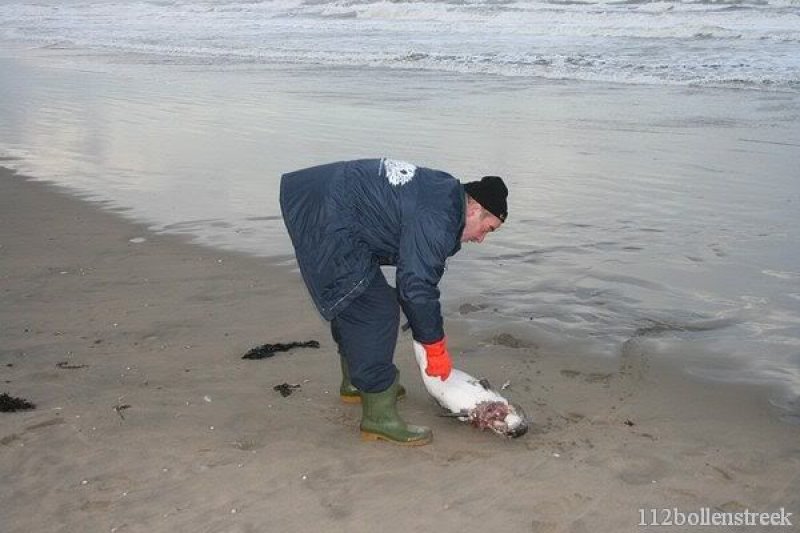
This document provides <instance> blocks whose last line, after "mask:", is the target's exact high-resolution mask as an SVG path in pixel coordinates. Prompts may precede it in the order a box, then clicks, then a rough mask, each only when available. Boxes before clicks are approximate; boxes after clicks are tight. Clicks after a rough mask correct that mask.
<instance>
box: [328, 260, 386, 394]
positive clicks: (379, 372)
mask: <svg viewBox="0 0 800 533" xmlns="http://www.w3.org/2000/svg"><path fill="white" fill-rule="evenodd" d="M399 324H400V304H399V303H398V301H397V291H396V290H395V289H394V288H393V287H391V286H390V285H389V284H388V283H387V282H386V278H385V277H383V273H382V272H378V273H377V275H376V276H375V278H374V279H373V281H372V283H371V284H370V286H369V287H368V288H367V290H365V291H364V293H363V294H362V295H361V296H359V297H358V298H356V299H355V300H353V301H352V302H351V303H350V304H349V305H348V306H347V307H345V308H344V309H343V310H342V311H341V312H340V313H339V314H338V315H336V317H335V318H334V319H333V320H331V334H332V335H333V340H334V341H336V344H337V345H338V346H339V354H340V355H341V356H343V357H344V358H345V361H347V368H348V370H349V371H350V381H351V382H352V383H353V385H355V386H356V387H357V388H358V389H359V390H360V391H362V392H382V391H385V390H386V389H388V388H389V385H391V384H392V383H393V382H394V379H395V376H396V375H397V367H396V366H394V363H393V362H392V360H393V359H394V348H395V345H396V344H397V330H398V326H399Z"/></svg>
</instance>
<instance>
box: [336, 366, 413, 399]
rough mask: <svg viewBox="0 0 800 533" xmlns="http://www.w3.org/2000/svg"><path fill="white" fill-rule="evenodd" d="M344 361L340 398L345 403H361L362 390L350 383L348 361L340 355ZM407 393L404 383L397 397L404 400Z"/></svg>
mask: <svg viewBox="0 0 800 533" xmlns="http://www.w3.org/2000/svg"><path fill="white" fill-rule="evenodd" d="M339 361H340V362H341V363H342V384H341V385H340V386H339V398H341V399H342V401H343V402H344V403H361V391H360V390H358V389H357V388H356V387H355V385H353V384H352V383H350V372H349V371H348V370H347V361H345V359H344V357H339ZM405 395H406V389H405V387H403V386H402V385H400V386H399V388H398V391H397V399H398V400H402V399H403V398H404V397H405Z"/></svg>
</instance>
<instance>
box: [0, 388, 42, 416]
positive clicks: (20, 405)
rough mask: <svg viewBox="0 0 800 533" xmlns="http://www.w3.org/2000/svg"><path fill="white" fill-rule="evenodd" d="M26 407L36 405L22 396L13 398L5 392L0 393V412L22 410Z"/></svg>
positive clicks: (32, 407)
mask: <svg viewBox="0 0 800 533" xmlns="http://www.w3.org/2000/svg"><path fill="white" fill-rule="evenodd" d="M26 409H36V405H34V404H33V403H31V402H29V401H28V400H26V399H24V398H15V397H14V396H9V395H8V394H6V393H5V392H4V393H3V394H0V412H3V413H13V412H16V411H24V410H26Z"/></svg>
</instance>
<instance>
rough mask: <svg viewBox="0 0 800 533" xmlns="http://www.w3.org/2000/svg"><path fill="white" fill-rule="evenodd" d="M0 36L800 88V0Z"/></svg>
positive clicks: (10, 21) (288, 10)
mask: <svg viewBox="0 0 800 533" xmlns="http://www.w3.org/2000/svg"><path fill="white" fill-rule="evenodd" d="M0 38H2V39H7V40H16V41H23V42H26V43H31V44H33V45H35V46H54V45H55V46H62V47H80V48H89V49H95V50H99V51H103V52H113V53H122V54H125V53H137V54H139V53H145V54H149V55H152V56H154V58H156V59H157V58H159V57H162V58H169V60H170V61H175V60H176V59H177V60H184V59H185V60H191V61H203V62H206V63H211V64H214V63H219V64H226V63H242V62H263V63H270V62H281V63H283V62H291V63H299V64H303V63H308V64H313V63H319V64H327V65H349V66H353V65H356V66H369V67H388V68H414V69H431V70H441V71H450V72H464V73H490V74H498V75H505V76H537V77H545V78H558V79H582V80H600V81H624V82H634V83H656V84H660V83H667V84H676V83H677V84H690V83H691V84H701V85H702V84H710V85H730V84H734V85H751V86H764V87H778V88H783V89H795V90H796V89H798V88H799V87H800V0H766V1H765V0H705V1H702V0H701V1H691V2H689V1H687V2H681V1H664V2H651V1H647V0H628V1H625V0H598V1H587V2H581V1H573V0H551V1H517V2H515V1H507V2H491V1H489V0H449V1H426V2H420V1H416V2H415V1H409V2H397V1H369V0H339V1H326V0H305V1H303V0H272V1H258V0H253V1H250V2H243V1H227V0H206V1H199V2H189V1H184V0H175V1H134V2H121V1H119V0H116V1H115V0H95V1H91V0H90V1H81V2H77V1H71V2H64V1H56V0H44V1H40V2H30V1H28V2H16V1H3V2H2V3H0Z"/></svg>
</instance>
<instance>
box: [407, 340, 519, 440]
mask: <svg viewBox="0 0 800 533" xmlns="http://www.w3.org/2000/svg"><path fill="white" fill-rule="evenodd" d="M413 343H414V356H415V358H416V360H417V365H418V366H419V370H420V375H421V376H422V382H423V384H424V385H425V388H426V389H427V391H428V393H429V394H430V395H431V396H433V398H434V399H435V400H436V401H437V402H438V403H439V405H441V406H442V407H444V408H445V409H447V410H448V411H450V413H452V414H454V415H458V418H459V420H462V421H469V422H472V423H473V425H475V426H477V427H480V428H482V429H491V430H492V431H494V432H495V433H499V434H502V435H506V436H509V437H519V436H521V435H524V434H525V432H527V430H528V425H527V420H526V418H525V414H524V413H522V411H521V409H520V408H519V407H518V406H515V405H513V404H510V403H509V401H508V400H506V399H505V398H503V396H501V395H500V394H499V393H498V392H497V391H495V390H493V389H492V388H491V387H490V386H489V384H488V383H487V382H486V381H485V380H479V379H476V378H474V377H472V376H471V375H469V374H467V373H466V372H464V371H462V370H459V369H457V368H453V370H452V371H451V372H450V376H448V378H447V380H445V381H442V380H441V379H439V378H438V377H431V376H429V375H428V374H426V373H425V367H426V366H427V364H428V358H427V355H426V353H425V348H424V347H423V346H422V345H421V344H420V343H418V342H417V341H413Z"/></svg>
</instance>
